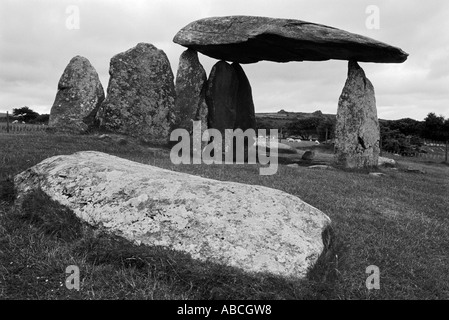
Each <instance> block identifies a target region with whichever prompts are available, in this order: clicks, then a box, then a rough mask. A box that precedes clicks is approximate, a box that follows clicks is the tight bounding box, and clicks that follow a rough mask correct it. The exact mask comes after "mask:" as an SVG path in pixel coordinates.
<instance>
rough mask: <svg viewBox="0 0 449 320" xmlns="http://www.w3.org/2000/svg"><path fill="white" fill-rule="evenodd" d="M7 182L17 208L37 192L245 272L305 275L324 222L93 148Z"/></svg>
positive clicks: (91, 219) (257, 190)
mask: <svg viewBox="0 0 449 320" xmlns="http://www.w3.org/2000/svg"><path fill="white" fill-rule="evenodd" d="M14 182H15V187H16V190H17V192H18V198H17V205H20V203H21V201H22V199H23V198H24V196H25V195H26V194H27V193H29V192H31V191H33V190H36V189H38V188H41V189H42V190H43V191H44V192H45V193H46V194H47V195H49V196H50V197H51V198H52V199H53V200H56V201H58V202H59V203H61V204H62V205H64V206H66V207H68V208H70V209H72V210H73V211H74V213H75V214H76V215H77V216H78V217H79V218H81V219H82V220H84V221H86V222H88V223H89V224H91V225H95V226H103V227H104V228H106V229H107V230H108V231H109V232H111V233H114V234H117V235H120V236H123V237H125V238H126V239H128V240H131V241H134V242H137V243H139V242H140V243H143V244H145V245H150V246H163V247H166V248H170V249H174V250H178V251H181V252H185V253H188V254H190V255H191V257H192V258H194V259H198V260H200V261H211V262H214V263H219V264H223V265H227V266H232V267H237V268H241V269H243V270H245V271H247V272H263V273H270V274H274V275H279V276H285V277H294V278H302V277H304V276H305V275H306V273H307V271H308V269H309V268H310V267H312V266H313V265H314V264H315V262H316V261H317V259H318V257H319V256H320V254H321V253H322V251H323V249H324V244H323V239H322V234H323V232H324V230H325V229H326V228H327V227H328V226H329V225H330V219H329V218H328V217H327V216H326V215H325V214H324V213H322V212H321V211H320V210H318V209H316V208H314V207H312V206H310V205H309V204H307V203H305V202H304V201H302V200H301V199H299V198H298V197H295V196H293V195H290V194H287V193H285V192H283V191H280V190H275V189H270V188H267V187H262V186H254V185H246V184H241V183H235V182H224V181H216V180H211V179H206V178H202V177H198V176H193V175H189V174H186V173H180V172H174V171H170V170H165V169H161V168H158V167H154V166H150V165H144V164H141V163H136V162H132V161H129V160H126V159H122V158H118V157H115V156H111V155H108V154H104V153H100V152H93V151H86V152H79V153H75V154H73V155H69V156H56V157H52V158H49V159H46V160H44V161H42V162H41V163H39V164H37V165H35V166H34V167H32V168H30V169H28V170H26V171H24V172H22V173H21V174H19V175H17V176H16V177H15V181H14Z"/></svg>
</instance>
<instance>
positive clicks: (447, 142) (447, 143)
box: [445, 140, 449, 163]
mask: <svg viewBox="0 0 449 320" xmlns="http://www.w3.org/2000/svg"><path fill="white" fill-rule="evenodd" d="M448 145H449V141H448V140H446V157H445V162H446V163H449V162H447V152H448Z"/></svg>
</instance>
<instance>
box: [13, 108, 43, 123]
mask: <svg viewBox="0 0 449 320" xmlns="http://www.w3.org/2000/svg"><path fill="white" fill-rule="evenodd" d="M12 114H13V115H14V116H16V117H19V119H21V120H22V121H25V122H30V121H32V120H35V119H36V118H37V117H38V116H39V113H37V112H35V111H33V110H31V109H30V108H28V107H22V108H17V109H13V110H12Z"/></svg>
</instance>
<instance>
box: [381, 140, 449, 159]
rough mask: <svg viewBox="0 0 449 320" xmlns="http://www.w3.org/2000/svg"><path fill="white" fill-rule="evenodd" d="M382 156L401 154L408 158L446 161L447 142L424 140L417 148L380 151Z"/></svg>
mask: <svg viewBox="0 0 449 320" xmlns="http://www.w3.org/2000/svg"><path fill="white" fill-rule="evenodd" d="M382 155H383V156H390V157H391V156H393V157H394V156H396V157H398V156H401V157H408V158H419V159H427V160H435V161H445V162H448V157H449V142H443V141H433V140H424V141H423V146H422V147H421V148H420V149H419V150H413V151H407V152H398V153H392V152H387V151H382Z"/></svg>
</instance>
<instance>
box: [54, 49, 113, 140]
mask: <svg viewBox="0 0 449 320" xmlns="http://www.w3.org/2000/svg"><path fill="white" fill-rule="evenodd" d="M103 100H104V90H103V86H102V85H101V82H100V79H99V77H98V74H97V72H96V71H95V69H94V67H93V66H92V65H91V64H90V62H89V60H87V59H86V58H84V57H81V56H76V57H74V58H73V59H72V60H70V63H69V64H68V65H67V67H66V68H65V70H64V73H63V74H62V76H61V79H60V80H59V83H58V93H57V94H56V99H55V102H54V103H53V106H52V108H51V112H50V121H49V126H50V127H53V128H55V129H57V130H62V131H70V132H84V131H86V130H88V129H89V128H90V127H92V126H94V125H95V115H96V114H97V111H98V108H99V107H100V104H101V103H102V102H103Z"/></svg>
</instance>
